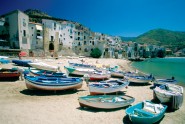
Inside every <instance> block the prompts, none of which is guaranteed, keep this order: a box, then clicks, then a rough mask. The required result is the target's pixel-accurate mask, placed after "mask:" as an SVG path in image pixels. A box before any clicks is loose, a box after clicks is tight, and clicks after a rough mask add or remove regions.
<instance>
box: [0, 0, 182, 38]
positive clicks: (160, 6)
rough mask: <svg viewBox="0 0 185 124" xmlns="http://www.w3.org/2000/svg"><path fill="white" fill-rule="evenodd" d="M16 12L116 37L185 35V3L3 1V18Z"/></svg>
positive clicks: (160, 0)
mask: <svg viewBox="0 0 185 124" xmlns="http://www.w3.org/2000/svg"><path fill="white" fill-rule="evenodd" d="M16 9H19V10H21V11H24V10H27V9H39V10H41V11H43V12H45V13H47V14H48V15H51V16H53V17H57V18H62V19H67V20H71V21H75V22H79V23H81V24H82V25H84V26H86V27H89V28H90V29H91V30H92V31H93V32H101V33H105V34H109V35H113V36H124V37H136V36H139V35H141V34H143V33H145V32H147V31H149V30H152V29H158V28H162V29H168V30H172V31H185V0H0V15H2V14H6V13H8V12H10V11H13V10H16Z"/></svg>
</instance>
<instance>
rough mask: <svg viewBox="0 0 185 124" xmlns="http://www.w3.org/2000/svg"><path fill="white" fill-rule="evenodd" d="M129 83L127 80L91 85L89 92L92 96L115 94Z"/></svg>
mask: <svg viewBox="0 0 185 124" xmlns="http://www.w3.org/2000/svg"><path fill="white" fill-rule="evenodd" d="M128 85H129V82H128V81H127V80H107V81H100V82H97V83H96V82H95V83H91V84H89V86H88V87H89V92H90V94H91V95H95V94H107V93H115V92H118V91H121V90H123V88H125V87H127V86H128Z"/></svg>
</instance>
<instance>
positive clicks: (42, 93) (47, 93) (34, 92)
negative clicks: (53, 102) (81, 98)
mask: <svg viewBox="0 0 185 124" xmlns="http://www.w3.org/2000/svg"><path fill="white" fill-rule="evenodd" d="M79 91H84V90H60V91H47V90H29V89H24V90H22V91H20V93H22V94H24V95H30V96H53V95H68V94H74V93H78V92H79Z"/></svg>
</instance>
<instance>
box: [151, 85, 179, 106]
mask: <svg viewBox="0 0 185 124" xmlns="http://www.w3.org/2000/svg"><path fill="white" fill-rule="evenodd" d="M154 92H155V94H156V96H157V98H158V99H159V100H160V101H161V103H167V102H170V100H171V98H172V96H182V95H183V87H182V86H179V85H174V84H165V85H161V86H159V87H156V88H155V89H154Z"/></svg>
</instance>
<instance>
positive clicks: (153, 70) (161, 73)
mask: <svg viewBox="0 0 185 124" xmlns="http://www.w3.org/2000/svg"><path fill="white" fill-rule="evenodd" d="M132 66H133V67H134V68H137V69H138V70H140V71H142V72H144V73H148V74H153V75H154V76H155V78H171V77H172V76H174V77H175V79H177V80H178V82H179V83H180V84H182V85H183V86H185V58H154V59H147V60H145V61H142V62H134V63H132Z"/></svg>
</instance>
